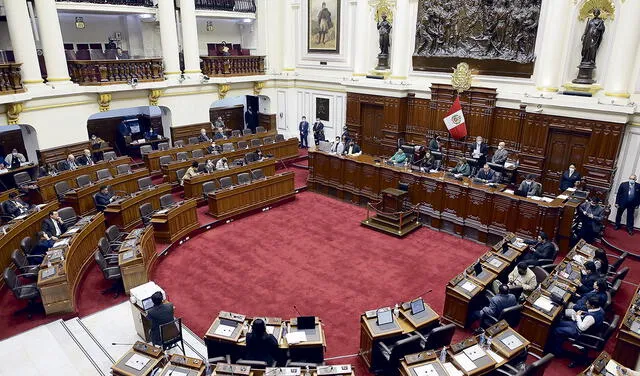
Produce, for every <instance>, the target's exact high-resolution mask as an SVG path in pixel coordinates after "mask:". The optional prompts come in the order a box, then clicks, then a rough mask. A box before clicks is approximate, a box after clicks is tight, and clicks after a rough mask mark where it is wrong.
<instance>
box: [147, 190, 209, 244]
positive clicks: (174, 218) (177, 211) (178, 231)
mask: <svg viewBox="0 0 640 376" xmlns="http://www.w3.org/2000/svg"><path fill="white" fill-rule="evenodd" d="M196 206H197V200H195V199H190V200H186V201H181V202H178V203H177V204H176V205H175V206H173V207H171V208H168V209H163V210H160V211H157V212H155V213H154V214H153V216H152V217H151V224H152V225H153V228H154V230H155V237H156V239H157V240H158V241H159V242H161V243H173V242H175V241H177V240H179V239H180V238H182V237H183V236H185V235H187V234H188V233H190V232H191V231H193V230H195V229H197V228H198V226H199V225H200V223H199V222H198V214H197V213H196Z"/></svg>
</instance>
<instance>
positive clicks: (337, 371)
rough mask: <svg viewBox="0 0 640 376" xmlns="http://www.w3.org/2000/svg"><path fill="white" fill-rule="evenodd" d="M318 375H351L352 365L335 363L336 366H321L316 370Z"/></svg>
mask: <svg viewBox="0 0 640 376" xmlns="http://www.w3.org/2000/svg"><path fill="white" fill-rule="evenodd" d="M316 373H317V374H318V376H323V375H350V374H351V365H350V364H344V365H335V366H320V367H318V369H317V370H316Z"/></svg>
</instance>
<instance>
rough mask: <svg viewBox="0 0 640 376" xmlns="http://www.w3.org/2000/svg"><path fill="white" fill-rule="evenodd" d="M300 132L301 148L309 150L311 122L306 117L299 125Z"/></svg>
mask: <svg viewBox="0 0 640 376" xmlns="http://www.w3.org/2000/svg"><path fill="white" fill-rule="evenodd" d="M298 131H300V147H301V148H305V149H306V148H308V147H309V142H308V141H307V137H308V136H309V122H308V121H307V117H306V116H303V117H302V121H300V124H298Z"/></svg>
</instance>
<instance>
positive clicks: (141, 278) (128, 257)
mask: <svg viewBox="0 0 640 376" xmlns="http://www.w3.org/2000/svg"><path fill="white" fill-rule="evenodd" d="M140 230H142V231H141V232H139V231H138V229H136V230H134V231H132V232H131V233H130V234H129V235H127V238H126V239H125V240H124V241H123V242H122V245H121V246H120V249H119V250H118V252H119V254H118V265H119V266H120V272H121V273H122V282H123V284H124V290H125V292H126V293H127V294H128V293H129V290H131V289H132V288H134V287H137V286H140V285H142V284H145V283H147V282H149V274H150V273H149V272H150V270H151V266H152V265H153V263H154V262H155V261H156V258H157V257H158V254H157V253H156V244H155V240H154V237H153V226H147V227H145V228H143V229H140Z"/></svg>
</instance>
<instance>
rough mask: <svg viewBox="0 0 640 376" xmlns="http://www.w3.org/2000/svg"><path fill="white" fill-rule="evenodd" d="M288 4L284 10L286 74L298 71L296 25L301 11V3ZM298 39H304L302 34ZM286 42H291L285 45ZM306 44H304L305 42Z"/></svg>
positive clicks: (294, 1) (291, 2)
mask: <svg viewBox="0 0 640 376" xmlns="http://www.w3.org/2000/svg"><path fill="white" fill-rule="evenodd" d="M287 3H288V4H285V10H284V15H285V16H284V25H285V29H284V30H285V35H284V39H283V40H282V41H283V42H282V43H281V46H282V50H283V51H282V54H283V55H284V59H283V60H284V61H283V68H282V70H283V71H285V72H293V71H295V70H296V45H297V41H296V40H295V38H296V24H297V23H298V20H297V18H296V17H298V11H299V10H300V3H299V2H298V1H297V0H290V1H287ZM297 37H298V38H302V34H300V35H298V36H297ZM285 41H289V42H288V43H285ZM303 43H304V42H303Z"/></svg>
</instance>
